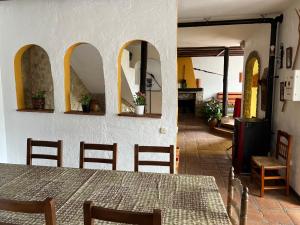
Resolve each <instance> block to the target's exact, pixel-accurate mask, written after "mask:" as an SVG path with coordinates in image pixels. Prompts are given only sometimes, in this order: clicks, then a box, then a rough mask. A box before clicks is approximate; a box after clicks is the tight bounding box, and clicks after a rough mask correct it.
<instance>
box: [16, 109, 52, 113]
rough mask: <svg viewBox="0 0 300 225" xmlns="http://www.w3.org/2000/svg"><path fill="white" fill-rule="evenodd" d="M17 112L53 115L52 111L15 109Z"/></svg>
mask: <svg viewBox="0 0 300 225" xmlns="http://www.w3.org/2000/svg"><path fill="white" fill-rule="evenodd" d="M17 112H35V113H54V109H17Z"/></svg>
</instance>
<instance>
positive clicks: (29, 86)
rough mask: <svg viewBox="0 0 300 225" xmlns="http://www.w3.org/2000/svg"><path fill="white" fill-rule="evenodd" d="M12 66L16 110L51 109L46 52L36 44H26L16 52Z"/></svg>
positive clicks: (50, 89) (52, 105)
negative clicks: (13, 70) (13, 69)
mask: <svg viewBox="0 0 300 225" xmlns="http://www.w3.org/2000/svg"><path fill="white" fill-rule="evenodd" d="M14 67H15V81H16V96H17V106H18V110H19V111H22V110H36V109H38V110H43V109H44V110H48V111H50V112H51V111H53V109H54V88H53V79H52V72H51V64H50V60H49V56H48V54H47V52H46V51H45V50H44V49H43V48H42V47H40V46H38V45H35V44H29V45H26V46H24V47H22V48H21V49H19V51H18V52H17V53H16V56H15V59H14ZM37 103H38V104H37Z"/></svg>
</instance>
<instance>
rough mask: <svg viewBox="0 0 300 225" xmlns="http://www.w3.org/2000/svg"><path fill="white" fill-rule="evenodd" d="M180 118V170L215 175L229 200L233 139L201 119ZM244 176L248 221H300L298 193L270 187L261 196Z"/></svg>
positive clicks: (282, 224)
mask: <svg viewBox="0 0 300 225" xmlns="http://www.w3.org/2000/svg"><path fill="white" fill-rule="evenodd" d="M179 121H180V122H179V134H178V146H179V147H180V164H179V173H181V174H199V175H211V176H214V177H215V178H216V182H217V184H218V186H219V189H220V192H221V195H222V198H223V200H224V203H225V204H226V198H227V179H228V173H229V168H230V166H231V160H230V155H231V152H230V151H226V149H227V148H228V147H230V146H231V140H230V139H227V138H223V137H220V136H216V135H214V134H212V133H210V132H209V129H208V127H207V126H206V125H205V123H204V122H203V121H201V120H199V119H195V118H192V117H179ZM241 180H242V181H243V183H244V184H246V185H247V186H248V187H249V190H250V201H249V211H248V225H259V224H272V225H296V224H299V225H300V201H299V200H298V198H297V197H296V195H295V194H291V195H290V196H289V197H287V196H285V194H284V191H280V190H279V191H267V192H266V194H265V197H264V198H260V197H259V196H258V194H259V189H258V186H257V185H255V184H254V183H252V182H251V181H250V179H249V177H247V176H244V177H241Z"/></svg>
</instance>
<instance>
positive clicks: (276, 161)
mask: <svg viewBox="0 0 300 225" xmlns="http://www.w3.org/2000/svg"><path fill="white" fill-rule="evenodd" d="M291 142H292V136H291V135H289V134H287V133H285V132H283V131H280V130H279V131H278V134H277V144H276V154H275V157H267V156H253V157H252V160H251V165H252V168H251V177H253V178H258V179H259V180H260V184H261V187H260V196H261V197H263V196H264V191H265V190H272V189H285V191H286V194H287V195H289V190H290V185H289V178H290V159H291ZM281 171H282V172H284V173H281ZM266 180H268V181H270V180H277V181H278V180H283V181H284V182H285V184H284V185H272V186H271V185H269V186H266V185H265V181H266Z"/></svg>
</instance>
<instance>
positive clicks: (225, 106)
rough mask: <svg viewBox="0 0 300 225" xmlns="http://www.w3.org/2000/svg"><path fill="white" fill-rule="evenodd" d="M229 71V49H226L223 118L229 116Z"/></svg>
mask: <svg viewBox="0 0 300 225" xmlns="http://www.w3.org/2000/svg"><path fill="white" fill-rule="evenodd" d="M228 69H229V48H227V47H226V48H225V49H224V77H223V111H222V113H223V116H227V110H228Z"/></svg>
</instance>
